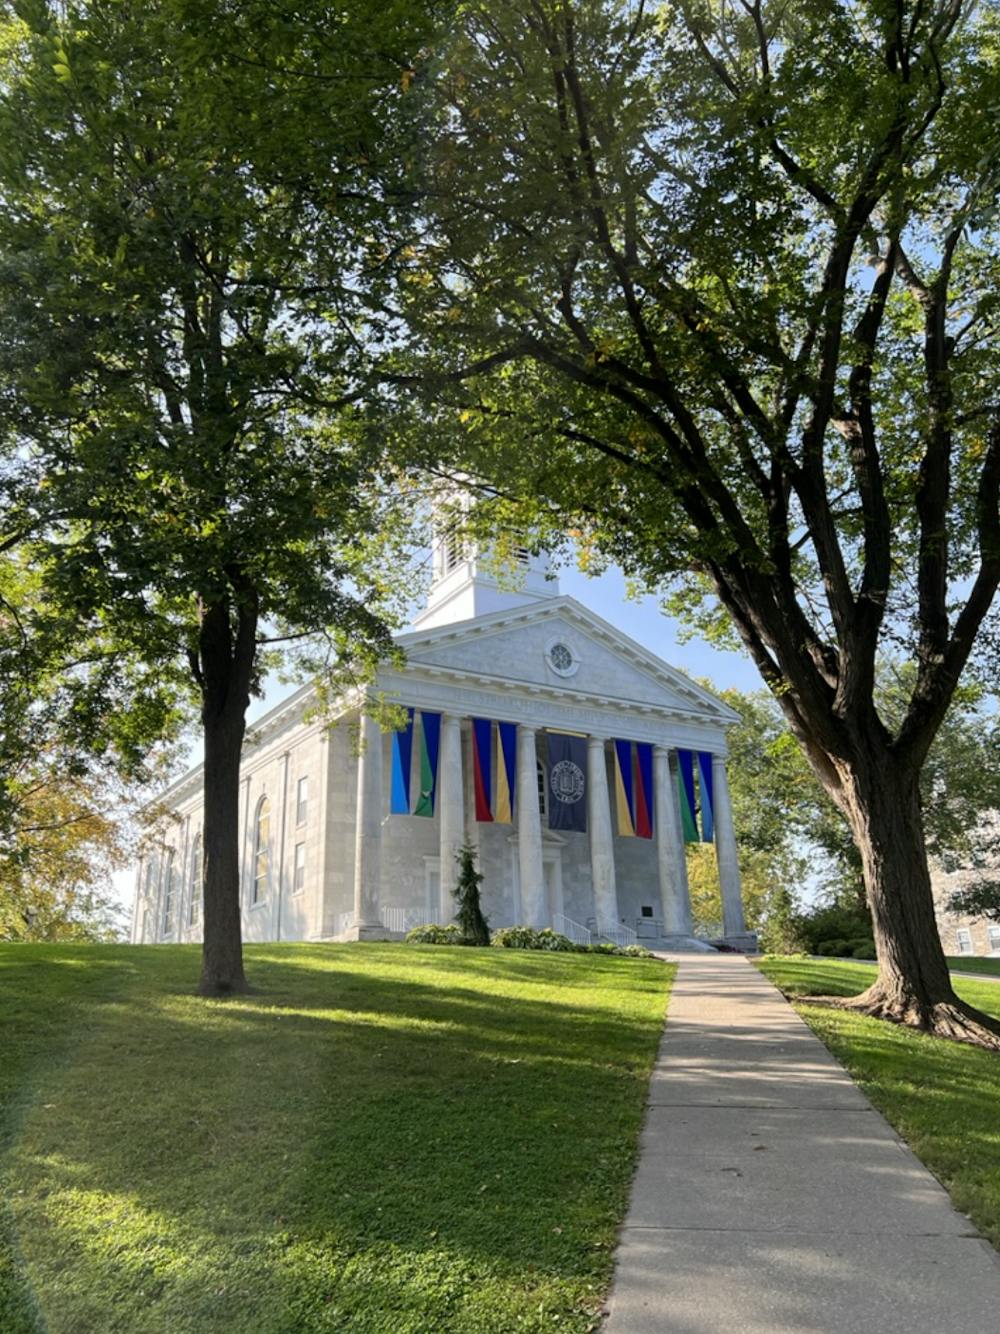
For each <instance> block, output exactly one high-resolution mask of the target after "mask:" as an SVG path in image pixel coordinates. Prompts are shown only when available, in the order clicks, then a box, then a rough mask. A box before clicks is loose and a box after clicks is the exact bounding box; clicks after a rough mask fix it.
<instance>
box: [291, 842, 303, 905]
mask: <svg viewBox="0 0 1000 1334" xmlns="http://www.w3.org/2000/svg"><path fill="white" fill-rule="evenodd" d="M305 887H306V845H305V844H304V843H296V845H295V878H294V880H293V881H292V893H293V894H297V893H298V892H299V890H300V889H305Z"/></svg>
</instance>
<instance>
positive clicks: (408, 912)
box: [382, 907, 426, 936]
mask: <svg viewBox="0 0 1000 1334" xmlns="http://www.w3.org/2000/svg"><path fill="white" fill-rule="evenodd" d="M425 915H426V914H425ZM421 921H422V918H421V915H420V913H419V912H418V911H417V909H416V908H394V907H384V908H383V909H382V925H383V926H384V927H385V929H386V930H387V931H392V932H394V933H398V934H399V935H401V936H405V935H406V933H407V931H412V930H413V928H414V927H415V926H420V924H421Z"/></svg>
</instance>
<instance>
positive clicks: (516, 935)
mask: <svg viewBox="0 0 1000 1334" xmlns="http://www.w3.org/2000/svg"><path fill="white" fill-rule="evenodd" d="M492 943H493V944H494V945H497V946H499V948H500V949H504V950H558V951H561V952H563V953H569V952H572V950H573V948H574V946H573V942H572V941H571V940H570V939H569V937H568V936H561V935H560V934H559V932H558V931H553V930H552V928H551V927H549V926H543V927H542V928H541V929H540V930H539V929H538V928H536V927H533V926H502V927H501V928H500V930H499V931H494V932H493V941H492Z"/></svg>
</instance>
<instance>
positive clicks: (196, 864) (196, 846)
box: [188, 834, 201, 926]
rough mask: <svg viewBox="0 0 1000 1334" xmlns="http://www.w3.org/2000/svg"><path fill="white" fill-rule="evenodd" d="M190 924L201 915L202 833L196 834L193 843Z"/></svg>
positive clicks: (189, 908)
mask: <svg viewBox="0 0 1000 1334" xmlns="http://www.w3.org/2000/svg"><path fill="white" fill-rule="evenodd" d="M188 894H189V898H188V925H189V926H194V924H195V922H197V921H198V919H199V918H200V917H201V834H195V836H194V842H193V843H192V844H191V874H190V878H189V880H188Z"/></svg>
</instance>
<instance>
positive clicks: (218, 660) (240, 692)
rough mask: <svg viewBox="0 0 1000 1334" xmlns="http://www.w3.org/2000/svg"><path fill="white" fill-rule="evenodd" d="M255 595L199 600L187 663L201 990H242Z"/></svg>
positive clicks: (218, 993) (206, 993)
mask: <svg viewBox="0 0 1000 1334" xmlns="http://www.w3.org/2000/svg"><path fill="white" fill-rule="evenodd" d="M256 631H257V601H256V597H255V596H254V595H253V593H252V590H249V589H242V590H241V597H240V598H239V600H238V602H237V604H236V605H235V607H234V606H233V605H232V604H231V602H230V599H229V598H220V599H218V600H213V601H212V602H211V603H209V604H208V605H205V606H203V610H202V618H201V626H200V631H199V637H198V653H197V657H196V660H195V661H193V662H192V668H193V670H194V671H195V676H196V679H197V680H198V684H199V686H200V688H201V697H202V712H201V716H202V724H203V728H204V740H205V764H204V828H203V834H202V837H203V840H204V842H203V846H204V853H205V855H204V860H203V866H202V875H203V882H202V884H203V899H204V911H203V922H204V934H203V937H202V939H203V945H202V965H201V981H200V983H199V987H198V990H199V992H200V993H201V995H203V996H225V995H230V994H232V993H234V992H241V991H246V990H247V989H248V986H247V980H246V975H245V973H244V971H243V942H242V932H241V928H240V856H239V791H240V786H239V785H240V754H241V751H242V747H243V736H244V732H245V730H246V722H245V718H246V709H247V705H248V704H249V702H250V681H251V677H252V673H253V666H254V658H255V653H256Z"/></svg>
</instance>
